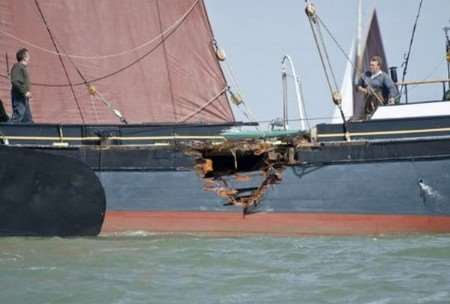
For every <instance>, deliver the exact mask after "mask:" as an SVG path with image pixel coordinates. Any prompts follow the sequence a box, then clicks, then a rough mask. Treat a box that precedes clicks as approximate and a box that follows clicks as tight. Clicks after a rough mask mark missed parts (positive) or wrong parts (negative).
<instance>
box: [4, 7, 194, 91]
mask: <svg viewBox="0 0 450 304" xmlns="http://www.w3.org/2000/svg"><path fill="white" fill-rule="evenodd" d="M197 3H199V2H198V1H197V2H196V3H195V4H197ZM194 7H195V5H194V6H192V7H191V9H190V10H189V11H188V12H187V13H186V14H185V15H184V16H183V17H184V19H183V20H182V21H183V22H184V21H185V20H186V18H187V17H188V16H189V15H190V13H191V12H192V11H193V9H194ZM183 22H179V23H178V24H177V25H176V27H174V28H173V29H172V31H171V32H170V33H168V34H167V35H165V36H162V37H161V41H159V43H158V44H157V45H155V46H153V47H152V48H151V49H150V50H149V51H148V52H146V53H145V54H144V55H142V56H140V57H138V58H137V59H135V60H133V61H132V62H130V63H129V64H127V65H125V66H123V67H122V68H120V69H118V70H116V71H113V72H111V73H108V74H106V75H103V76H100V77H97V78H94V79H90V80H87V82H88V83H90V84H92V83H95V82H98V81H101V80H105V79H107V78H109V77H112V76H115V75H117V74H119V73H121V72H123V71H125V70H127V69H129V68H130V67H132V66H134V65H135V64H137V63H139V62H140V61H142V60H143V59H144V58H146V57H147V56H149V55H150V54H152V53H153V52H154V51H155V50H156V49H157V48H158V47H159V46H160V45H161V44H162V43H164V42H165V41H166V40H167V39H168V38H169V37H171V36H172V35H173V34H174V33H175V32H176V31H177V30H178V29H179V28H180V25H181V24H183ZM0 76H1V77H3V78H5V75H2V74H0ZM32 85H34V86H38V87H39V86H40V87H51V88H65V87H69V86H71V85H72V86H74V87H77V86H82V85H85V82H84V81H83V82H76V83H72V84H71V85H70V84H48V83H32Z"/></svg>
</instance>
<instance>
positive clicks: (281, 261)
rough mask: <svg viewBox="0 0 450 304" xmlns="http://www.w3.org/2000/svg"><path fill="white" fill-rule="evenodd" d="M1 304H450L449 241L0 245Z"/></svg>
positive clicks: (161, 239)
mask: <svg viewBox="0 0 450 304" xmlns="http://www.w3.org/2000/svg"><path fill="white" fill-rule="evenodd" d="M0 288H1V291H0V303H2V304H3V303H4V304H12V303H33V304H36V303H108V304H109V303H373V304H374V303H380V304H381V303H408V304H410V303H450V236H407V237H379V238H373V237H365V238H361V237H358V238H356V237H346V238H336V237H333V238H331V237H326V238H325V237H314V238H312V237H309V238H271V237H245V238H209V237H197V236H139V235H137V236H122V237H100V238H84V239H83V238H76V239H60V238H51V239H39V238H3V239H0Z"/></svg>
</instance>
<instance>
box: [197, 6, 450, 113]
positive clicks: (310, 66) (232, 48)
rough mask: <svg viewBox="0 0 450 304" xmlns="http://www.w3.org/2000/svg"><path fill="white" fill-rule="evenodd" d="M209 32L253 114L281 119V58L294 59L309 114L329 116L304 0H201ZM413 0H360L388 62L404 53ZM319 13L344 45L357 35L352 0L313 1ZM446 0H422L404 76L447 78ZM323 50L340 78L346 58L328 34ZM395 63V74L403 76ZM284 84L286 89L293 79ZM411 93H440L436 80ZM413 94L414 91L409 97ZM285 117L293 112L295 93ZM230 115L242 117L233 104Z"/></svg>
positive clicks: (448, 18)
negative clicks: (374, 20)
mask: <svg viewBox="0 0 450 304" xmlns="http://www.w3.org/2000/svg"><path fill="white" fill-rule="evenodd" d="M205 2H206V5H207V8H208V12H209V17H210V19H211V23H212V25H213V29H214V32H215V36H216V38H217V40H218V42H219V44H220V46H221V47H222V48H223V49H225V51H226V53H227V58H228V59H227V61H228V64H229V65H230V66H231V67H232V69H233V72H234V74H235V76H236V78H237V79H238V82H239V85H240V88H241V92H242V95H243V96H244V97H245V100H246V102H247V105H248V106H249V107H250V109H251V111H252V112H253V113H254V114H255V116H256V117H257V119H258V120H271V119H273V118H276V117H281V115H282V114H281V113H282V107H281V102H282V101H281V100H282V89H281V72H280V62H281V58H282V57H283V55H285V54H289V55H291V57H292V58H293V60H294V62H295V65H296V68H297V72H298V73H299V74H300V78H301V80H302V82H303V87H304V94H305V101H306V108H307V113H308V115H309V117H329V116H331V115H332V112H333V105H332V102H331V98H330V97H329V91H328V89H327V87H326V83H325V78H324V74H323V72H322V69H321V66H320V61H319V57H318V54H317V51H316V47H315V45H314V41H313V38H312V34H311V29H310V27H309V24H308V20H307V18H306V16H305V14H304V5H305V2H304V1H303V0H279V1H275V0H242V1H225V0H205ZM419 2H420V1H419V0H378V1H375V0H363V11H364V13H363V16H364V19H365V21H366V22H364V25H366V23H367V22H368V18H369V14H370V12H371V10H372V9H373V8H374V7H375V8H376V9H377V13H378V17H379V22H380V27H381V31H382V37H383V39H384V47H385V51H386V55H387V59H388V64H389V65H390V66H400V65H401V64H402V61H403V56H404V54H405V53H406V52H407V49H408V44H409V40H410V36H411V31H412V27H413V24H414V20H415V17H416V14H417V9H418V6H419ZM313 3H315V5H316V7H317V9H318V14H319V15H320V16H321V18H322V20H323V21H324V22H325V23H326V25H327V26H328V27H329V28H330V29H331V31H332V32H333V33H334V34H335V36H336V38H337V39H338V41H339V42H340V44H342V46H343V47H344V49H345V50H346V51H348V50H349V49H350V45H351V42H352V40H353V39H354V37H355V35H356V24H357V17H356V14H357V0H340V1H338V0H316V1H313ZM449 21H450V0H424V2H423V6H422V13H421V16H420V18H419V23H418V27H417V31H416V38H415V41H414V46H413V52H412V55H411V59H410V65H409V67H408V74H407V77H406V78H407V80H423V79H425V78H427V79H442V78H445V77H446V76H447V65H446V62H445V40H444V37H445V36H444V31H443V30H442V28H443V27H444V26H450V22H449ZM327 45H328V49H329V52H330V57H331V61H332V62H333V63H334V70H335V73H336V75H337V78H338V83H339V84H340V82H341V78H342V76H343V74H344V70H345V65H346V59H345V58H344V57H343V55H342V54H341V53H340V52H339V51H338V49H337V48H336V47H335V45H334V44H333V43H332V42H331V41H330V40H329V41H328V43H327ZM401 71H402V70H401V69H400V70H399V74H401ZM290 86H291V87H292V85H291V83H290ZM410 93H411V94H410V97H411V98H415V99H422V98H424V95H426V94H434V96H431V97H433V98H438V97H439V96H441V95H442V88H441V87H440V86H434V87H430V88H428V89H425V90H423V89H420V88H419V89H417V88H416V89H414V90H411V92H410ZM414 95H415V96H414ZM290 101H291V103H290V105H289V107H290V118H291V119H292V118H293V119H295V118H298V111H297V110H296V109H297V106H296V104H295V101H294V95H293V91H292V92H291V93H290ZM235 113H236V114H237V115H236V117H237V119H239V120H244V117H243V116H242V115H241V114H240V113H239V111H238V110H236V109H235Z"/></svg>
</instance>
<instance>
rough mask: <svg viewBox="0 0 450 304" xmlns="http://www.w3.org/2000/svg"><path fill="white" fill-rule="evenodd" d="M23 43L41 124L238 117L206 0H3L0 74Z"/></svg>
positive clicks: (0, 87)
mask: <svg viewBox="0 0 450 304" xmlns="http://www.w3.org/2000/svg"><path fill="white" fill-rule="evenodd" d="M46 24H47V26H46ZM52 38H53V39H52ZM22 47H26V48H28V49H29V50H30V54H31V63H30V66H29V71H30V74H31V78H32V82H33V87H32V93H33V100H32V103H31V106H32V111H33V117H34V120H35V121H36V122H52V123H59V122H61V123H118V122H119V120H118V118H117V117H116V116H115V115H114V114H113V111H112V110H111V109H110V108H109V107H108V106H107V105H105V103H104V102H103V101H102V99H103V100H104V101H106V102H107V103H110V104H111V106H112V108H115V109H117V110H119V111H120V112H122V114H123V116H124V117H125V118H126V120H127V121H128V122H131V123H145V122H204V123H209V122H227V121H233V120H234V117H233V114H232V112H231V108H230V105H229V103H228V100H227V97H226V94H225V89H226V86H227V84H226V82H225V79H224V76H223V73H222V70H221V68H220V66H219V64H218V62H217V60H216V57H215V52H214V49H213V34H212V31H211V27H210V24H209V21H208V17H207V13H206V10H205V6H204V3H203V1H202V0H171V1H162V0H153V1H142V0H128V1H122V0H96V1H91V0H77V1H72V0H0V74H2V75H5V74H6V72H7V69H8V65H7V60H6V55H7V56H8V59H9V60H8V61H9V66H11V65H12V64H13V63H14V62H15V52H16V51H17V50H18V49H19V48H22ZM57 50H58V51H57ZM58 53H59V54H58ZM70 84H72V86H70ZM87 84H91V85H93V86H95V88H96V89H97V92H98V94H97V95H95V96H92V95H90V94H89V92H88V89H87ZM9 89H10V85H9V81H8V80H7V79H5V78H4V77H2V78H1V79H0V99H2V100H3V101H4V102H5V104H6V107H7V108H9V107H10V97H9Z"/></svg>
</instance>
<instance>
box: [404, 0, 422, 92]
mask: <svg viewBox="0 0 450 304" xmlns="http://www.w3.org/2000/svg"><path fill="white" fill-rule="evenodd" d="M422 3H423V0H420V3H419V9H418V10H417V16H416V20H415V22H414V26H413V29H412V33H411V39H410V41H409V48H408V53H407V55H406V58H405V61H404V62H403V64H402V66H403V67H404V68H403V75H402V83H403V82H405V77H406V73H407V71H408V64H409V59H410V56H411V50H412V45H413V42H414V37H415V35H416V28H417V23H418V22H419V17H420V12H421V10H422ZM404 87H405V85H402V86H401V88H400V96H402V93H403V89H404Z"/></svg>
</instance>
